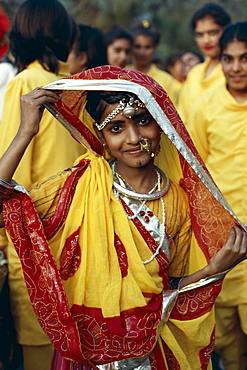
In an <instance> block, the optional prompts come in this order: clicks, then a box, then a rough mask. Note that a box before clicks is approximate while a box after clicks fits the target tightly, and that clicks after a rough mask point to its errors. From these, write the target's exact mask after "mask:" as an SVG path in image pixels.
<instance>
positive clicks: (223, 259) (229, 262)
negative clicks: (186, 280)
mask: <svg viewBox="0 0 247 370" xmlns="http://www.w3.org/2000/svg"><path fill="white" fill-rule="evenodd" d="M246 258H247V232H246V231H244V230H243V229H242V228H241V227H240V226H237V225H234V226H233V227H232V228H231V232H230V236H229V238H228V240H227V242H226V244H225V245H224V246H223V247H222V248H221V250H219V252H217V253H216V255H215V256H214V257H212V258H211V260H210V262H209V264H208V266H207V267H206V268H207V270H208V271H207V273H208V276H210V275H214V274H217V273H219V272H223V271H225V270H228V269H230V268H232V267H234V266H236V265H237V264H238V263H239V262H241V261H243V260H244V259H246Z"/></svg>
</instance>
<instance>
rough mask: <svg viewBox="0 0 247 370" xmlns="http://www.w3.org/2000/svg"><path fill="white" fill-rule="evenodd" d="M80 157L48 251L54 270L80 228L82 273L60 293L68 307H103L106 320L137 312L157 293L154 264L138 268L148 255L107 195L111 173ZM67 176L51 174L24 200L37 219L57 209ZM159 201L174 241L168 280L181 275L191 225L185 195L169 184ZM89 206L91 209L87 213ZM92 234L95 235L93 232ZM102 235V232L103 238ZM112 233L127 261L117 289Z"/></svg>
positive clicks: (100, 162) (154, 207) (100, 164)
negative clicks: (78, 173)
mask: <svg viewBox="0 0 247 370" xmlns="http://www.w3.org/2000/svg"><path fill="white" fill-rule="evenodd" d="M85 157H86V158H90V159H91V161H92V162H91V164H90V166H89V168H88V169H87V170H86V172H85V173H84V174H83V176H82V178H81V179H80V180H79V183H78V185H77V191H76V194H75V196H74V199H73V202H72V205H71V207H70V211H69V214H68V217H67V219H66V225H65V226H64V227H63V228H61V230H60V231H59V232H58V233H57V234H56V236H55V237H54V238H53V239H52V240H50V246H51V249H52V251H53V254H54V257H55V260H56V262H57V264H58V266H59V263H60V261H59V258H60V255H61V252H62V248H63V246H64V243H65V240H66V238H67V237H68V235H71V234H72V233H73V232H74V231H75V230H77V229H78V227H79V226H80V225H82V228H81V230H80V237H79V243H80V245H81V246H82V253H83V259H82V262H81V263H82V268H81V269H80V270H79V271H78V272H76V273H75V275H74V276H73V277H72V278H70V279H69V280H68V281H65V282H64V286H65V289H66V293H67V296H68V299H69V302H70V304H72V302H73V303H74V304H75V303H77V304H83V303H84V304H85V305H86V306H88V307H102V306H103V309H104V315H105V316H108V317H112V316H115V315H116V314H117V313H119V311H123V310H126V309H130V308H133V304H134V305H135V306H137V307H139V306H140V307H141V306H143V305H145V304H146V303H147V299H146V298H144V297H143V294H142V292H149V293H150V292H153V293H159V292H161V291H162V288H163V284H162V280H161V278H160V277H159V276H158V270H159V267H158V263H157V261H156V260H154V261H152V262H151V263H149V264H147V265H144V264H143V263H142V260H146V259H149V258H150V257H151V255H152V252H151V251H150V249H149V247H148V246H147V244H146V242H145V241H144V240H143V238H142V237H141V235H140V233H139V231H137V229H136V227H135V226H134V225H133V223H132V221H129V220H128V219H127V217H126V215H125V212H124V211H123V208H122V205H121V204H120V203H119V202H118V201H117V199H116V198H115V196H114V195H113V192H112V171H111V169H110V167H109V165H108V164H107V162H106V161H105V160H103V159H102V158H101V157H96V156H94V155H92V154H90V153H87V155H85ZM82 158H84V157H82ZM69 173H70V171H66V172H65V173H60V174H57V175H56V176H54V177H52V178H50V179H48V180H47V181H45V182H43V183H39V184H37V185H36V184H35V185H34V186H33V187H32V189H31V191H30V195H31V197H32V200H33V202H34V204H35V207H36V209H37V211H38V213H39V215H40V217H41V218H43V217H46V216H47V215H49V216H50V215H52V213H53V211H54V209H55V206H56V204H57V199H58V196H57V195H58V194H59V193H60V185H61V183H62V182H63V181H65V179H66V177H67V176H68V175H69ZM104 184H106V186H104ZM54 189H56V191H55V190H54ZM87 199H89V201H87ZM92 199H93V200H94V201H93V202H92ZM102 199H104V201H102ZM164 200H165V204H166V213H167V217H166V228H167V232H168V233H169V235H170V236H171V237H172V238H173V239H174V241H175V243H172V244H171V250H170V253H171V271H170V273H171V275H172V276H183V275H184V273H185V267H186V264H187V260H188V253H189V245H190V226H191V222H190V216H189V209H188V201H187V196H186V194H185V193H184V191H183V190H182V189H181V188H180V187H179V186H178V185H176V184H174V183H171V185H170V187H169V191H168V192H167V193H166V195H165V196H164ZM159 203H160V202H159V200H157V201H154V202H148V203H147V205H148V206H149V207H150V209H151V210H152V211H153V212H154V213H155V214H157V216H158V217H159V218H160V219H162V210H161V207H160V204H159ZM78 204H80V207H79V206H78ZM94 204H95V205H96V207H97V210H96V209H94V208H93V205H94ZM112 217H113V220H112ZM92 220H93V221H92ZM92 224H93V227H92ZM95 230H98V231H99V232H97V233H95ZM101 230H102V232H100V231H101ZM104 230H107V234H106V235H105V231H104ZM114 230H115V232H116V233H117V235H118V236H119V237H120V240H122V241H123V242H124V246H125V248H126V253H127V256H128V264H129V273H128V275H127V276H126V277H125V278H124V279H123V285H122V286H121V284H122V283H121V280H122V277H121V272H120V269H119V263H118V258H117V256H116V252H115V246H114ZM60 239H61V242H60V247H59V248H57V242H56V241H57V240H60ZM54 243H55V244H54ZM106 255H107V258H106V257H105V256H106ZM175 257H176V258H175ZM106 263H107V265H106ZM132 272H134V275H133V273H132ZM134 276H135V278H134ZM136 277H138V279H136ZM95 279H96V280H95ZM99 280H100V284H98V285H95V283H94V282H95V281H99ZM78 282H80V289H79V292H78V291H77V290H76V289H71V286H73V287H75V286H77V285H78ZM82 294H84V296H82ZM120 296H121V297H122V296H123V297H125V298H124V299H121V300H120V302H119V304H120V307H119V308H116V306H115V305H116V302H118V301H119V300H118V299H116V297H120ZM126 297H128V299H126Z"/></svg>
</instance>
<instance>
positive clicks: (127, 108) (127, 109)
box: [95, 96, 145, 130]
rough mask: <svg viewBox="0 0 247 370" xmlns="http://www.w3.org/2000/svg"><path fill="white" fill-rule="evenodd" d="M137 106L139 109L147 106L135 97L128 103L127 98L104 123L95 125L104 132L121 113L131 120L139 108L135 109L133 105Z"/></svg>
mask: <svg viewBox="0 0 247 370" xmlns="http://www.w3.org/2000/svg"><path fill="white" fill-rule="evenodd" d="M134 104H137V106H138V107H139V108H145V104H143V103H142V102H141V101H140V100H139V99H135V98H134V97H133V96H131V97H130V99H129V101H128V102H127V101H126V99H125V98H123V99H121V100H120V101H119V104H118V105H117V107H116V108H115V109H113V111H112V112H111V113H110V114H108V116H107V117H106V118H105V119H104V121H103V122H102V123H100V124H99V123H97V122H96V123H95V125H96V127H97V129H98V130H103V128H104V127H105V126H106V125H107V124H108V123H109V122H111V120H112V119H113V118H114V117H116V116H117V115H118V114H119V113H120V112H121V111H123V112H122V115H123V116H125V117H126V118H131V117H133V116H134V115H135V112H136V111H137V109H138V108H134V107H133V105H134Z"/></svg>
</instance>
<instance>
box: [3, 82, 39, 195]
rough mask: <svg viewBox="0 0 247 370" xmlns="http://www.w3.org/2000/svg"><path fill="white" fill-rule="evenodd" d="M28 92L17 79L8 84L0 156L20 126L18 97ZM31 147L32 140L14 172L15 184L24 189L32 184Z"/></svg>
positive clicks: (27, 88) (25, 86)
mask: <svg viewBox="0 0 247 370" xmlns="http://www.w3.org/2000/svg"><path fill="white" fill-rule="evenodd" d="M28 92H30V88H29V87H28V86H27V85H26V84H25V82H24V81H23V80H21V79H19V78H14V79H13V80H11V81H10V83H9V84H8V87H7V90H6V94H5V98H4V107H3V115H2V121H1V124H0V130H1V135H0V156H2V155H3V153H4V152H5V151H6V149H7V148H8V146H9V145H10V143H11V141H12V140H13V138H14V137H15V135H16V133H17V131H18V128H19V125H20V97H21V96H22V95H25V94H27V93H28ZM33 145H34V140H32V142H31V143H30V144H29V146H28V148H27V150H26V153H25V158H23V159H22V160H21V162H20V165H19V167H18V169H17V171H16V174H18V175H17V176H15V177H14V178H18V179H17V182H18V183H21V184H22V185H23V186H24V187H26V188H28V187H30V186H31V184H32V179H31V171H30V168H31V163H32V161H33V156H32V151H33Z"/></svg>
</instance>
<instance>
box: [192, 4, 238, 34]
mask: <svg viewBox="0 0 247 370" xmlns="http://www.w3.org/2000/svg"><path fill="white" fill-rule="evenodd" d="M207 17H211V18H212V19H213V20H214V22H215V23H216V24H218V25H219V26H222V27H226V26H227V25H228V24H230V23H231V17H230V15H229V14H228V13H227V11H226V10H225V9H224V8H223V7H222V6H220V5H218V4H214V3H208V4H205V5H203V6H202V7H201V8H200V9H198V10H197V11H196V12H195V13H194V15H193V17H192V19H191V21H190V27H191V29H192V30H193V31H194V30H195V28H196V24H197V22H198V21H199V20H201V19H204V18H207Z"/></svg>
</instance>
